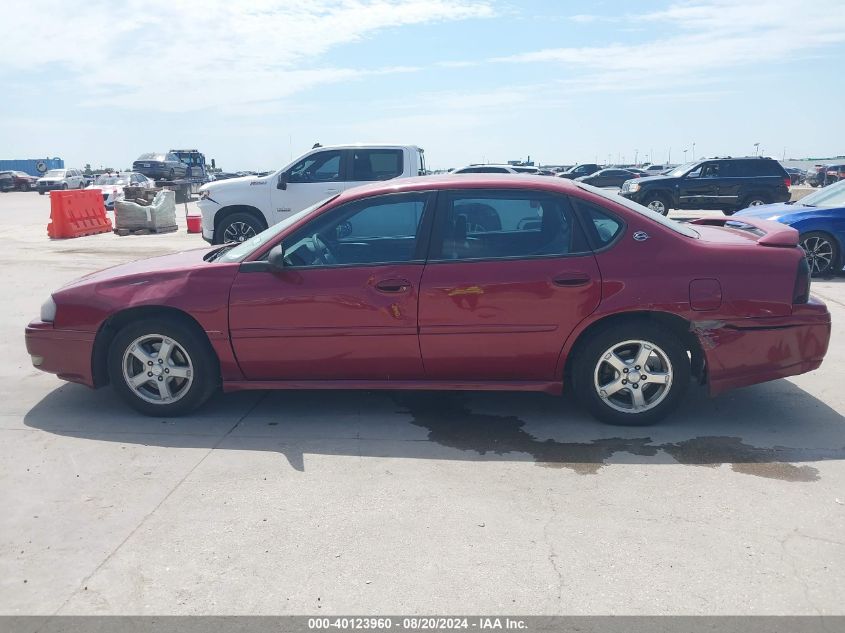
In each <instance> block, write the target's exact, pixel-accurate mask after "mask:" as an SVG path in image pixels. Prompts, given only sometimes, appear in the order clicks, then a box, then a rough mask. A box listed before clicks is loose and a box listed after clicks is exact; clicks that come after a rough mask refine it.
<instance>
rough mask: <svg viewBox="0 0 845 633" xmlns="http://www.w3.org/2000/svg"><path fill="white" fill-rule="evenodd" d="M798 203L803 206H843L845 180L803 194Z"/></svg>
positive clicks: (844, 202)
mask: <svg viewBox="0 0 845 633" xmlns="http://www.w3.org/2000/svg"><path fill="white" fill-rule="evenodd" d="M798 204H800V205H803V206H805V207H824V208H831V207H845V180H841V181H839V182H837V183H836V184H835V185H829V186H827V187H825V188H824V189H821V190H819V191H816V192H813V193H811V194H810V195H809V196H804V197H803V198H801V200H799V201H798Z"/></svg>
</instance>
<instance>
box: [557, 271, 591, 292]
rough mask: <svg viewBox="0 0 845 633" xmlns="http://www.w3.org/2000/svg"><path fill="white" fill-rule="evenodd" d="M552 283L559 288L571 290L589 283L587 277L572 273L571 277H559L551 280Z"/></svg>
mask: <svg viewBox="0 0 845 633" xmlns="http://www.w3.org/2000/svg"><path fill="white" fill-rule="evenodd" d="M552 283H553V284H554V285H555V286H560V287H561V288H572V287H575V286H586V285H587V284H588V283H590V278H589V277H588V276H587V275H581V274H578V273H574V274H571V275H569V274H567V275H559V276H557V277H555V278H554V279H553V280H552Z"/></svg>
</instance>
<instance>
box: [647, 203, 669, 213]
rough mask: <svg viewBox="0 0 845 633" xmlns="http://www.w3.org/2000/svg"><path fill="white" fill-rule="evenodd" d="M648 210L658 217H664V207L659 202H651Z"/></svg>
mask: <svg viewBox="0 0 845 633" xmlns="http://www.w3.org/2000/svg"><path fill="white" fill-rule="evenodd" d="M648 208H649V209H651V210H652V211H654V212H655V213H659V214H660V215H666V205H665V204H663V202H661V201H660V200H652V201H651V202H649V203H648Z"/></svg>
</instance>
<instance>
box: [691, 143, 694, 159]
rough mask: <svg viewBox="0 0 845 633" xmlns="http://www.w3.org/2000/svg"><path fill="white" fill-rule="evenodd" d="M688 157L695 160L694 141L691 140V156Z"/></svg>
mask: <svg viewBox="0 0 845 633" xmlns="http://www.w3.org/2000/svg"><path fill="white" fill-rule="evenodd" d="M690 158H692V159H693V160H695V141H693V142H692V156H690Z"/></svg>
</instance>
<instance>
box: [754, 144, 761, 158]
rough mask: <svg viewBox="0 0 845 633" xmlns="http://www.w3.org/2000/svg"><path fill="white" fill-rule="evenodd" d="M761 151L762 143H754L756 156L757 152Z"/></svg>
mask: <svg viewBox="0 0 845 633" xmlns="http://www.w3.org/2000/svg"><path fill="white" fill-rule="evenodd" d="M759 150H760V143H754V155H755V156H757V152H758V151H759Z"/></svg>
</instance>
